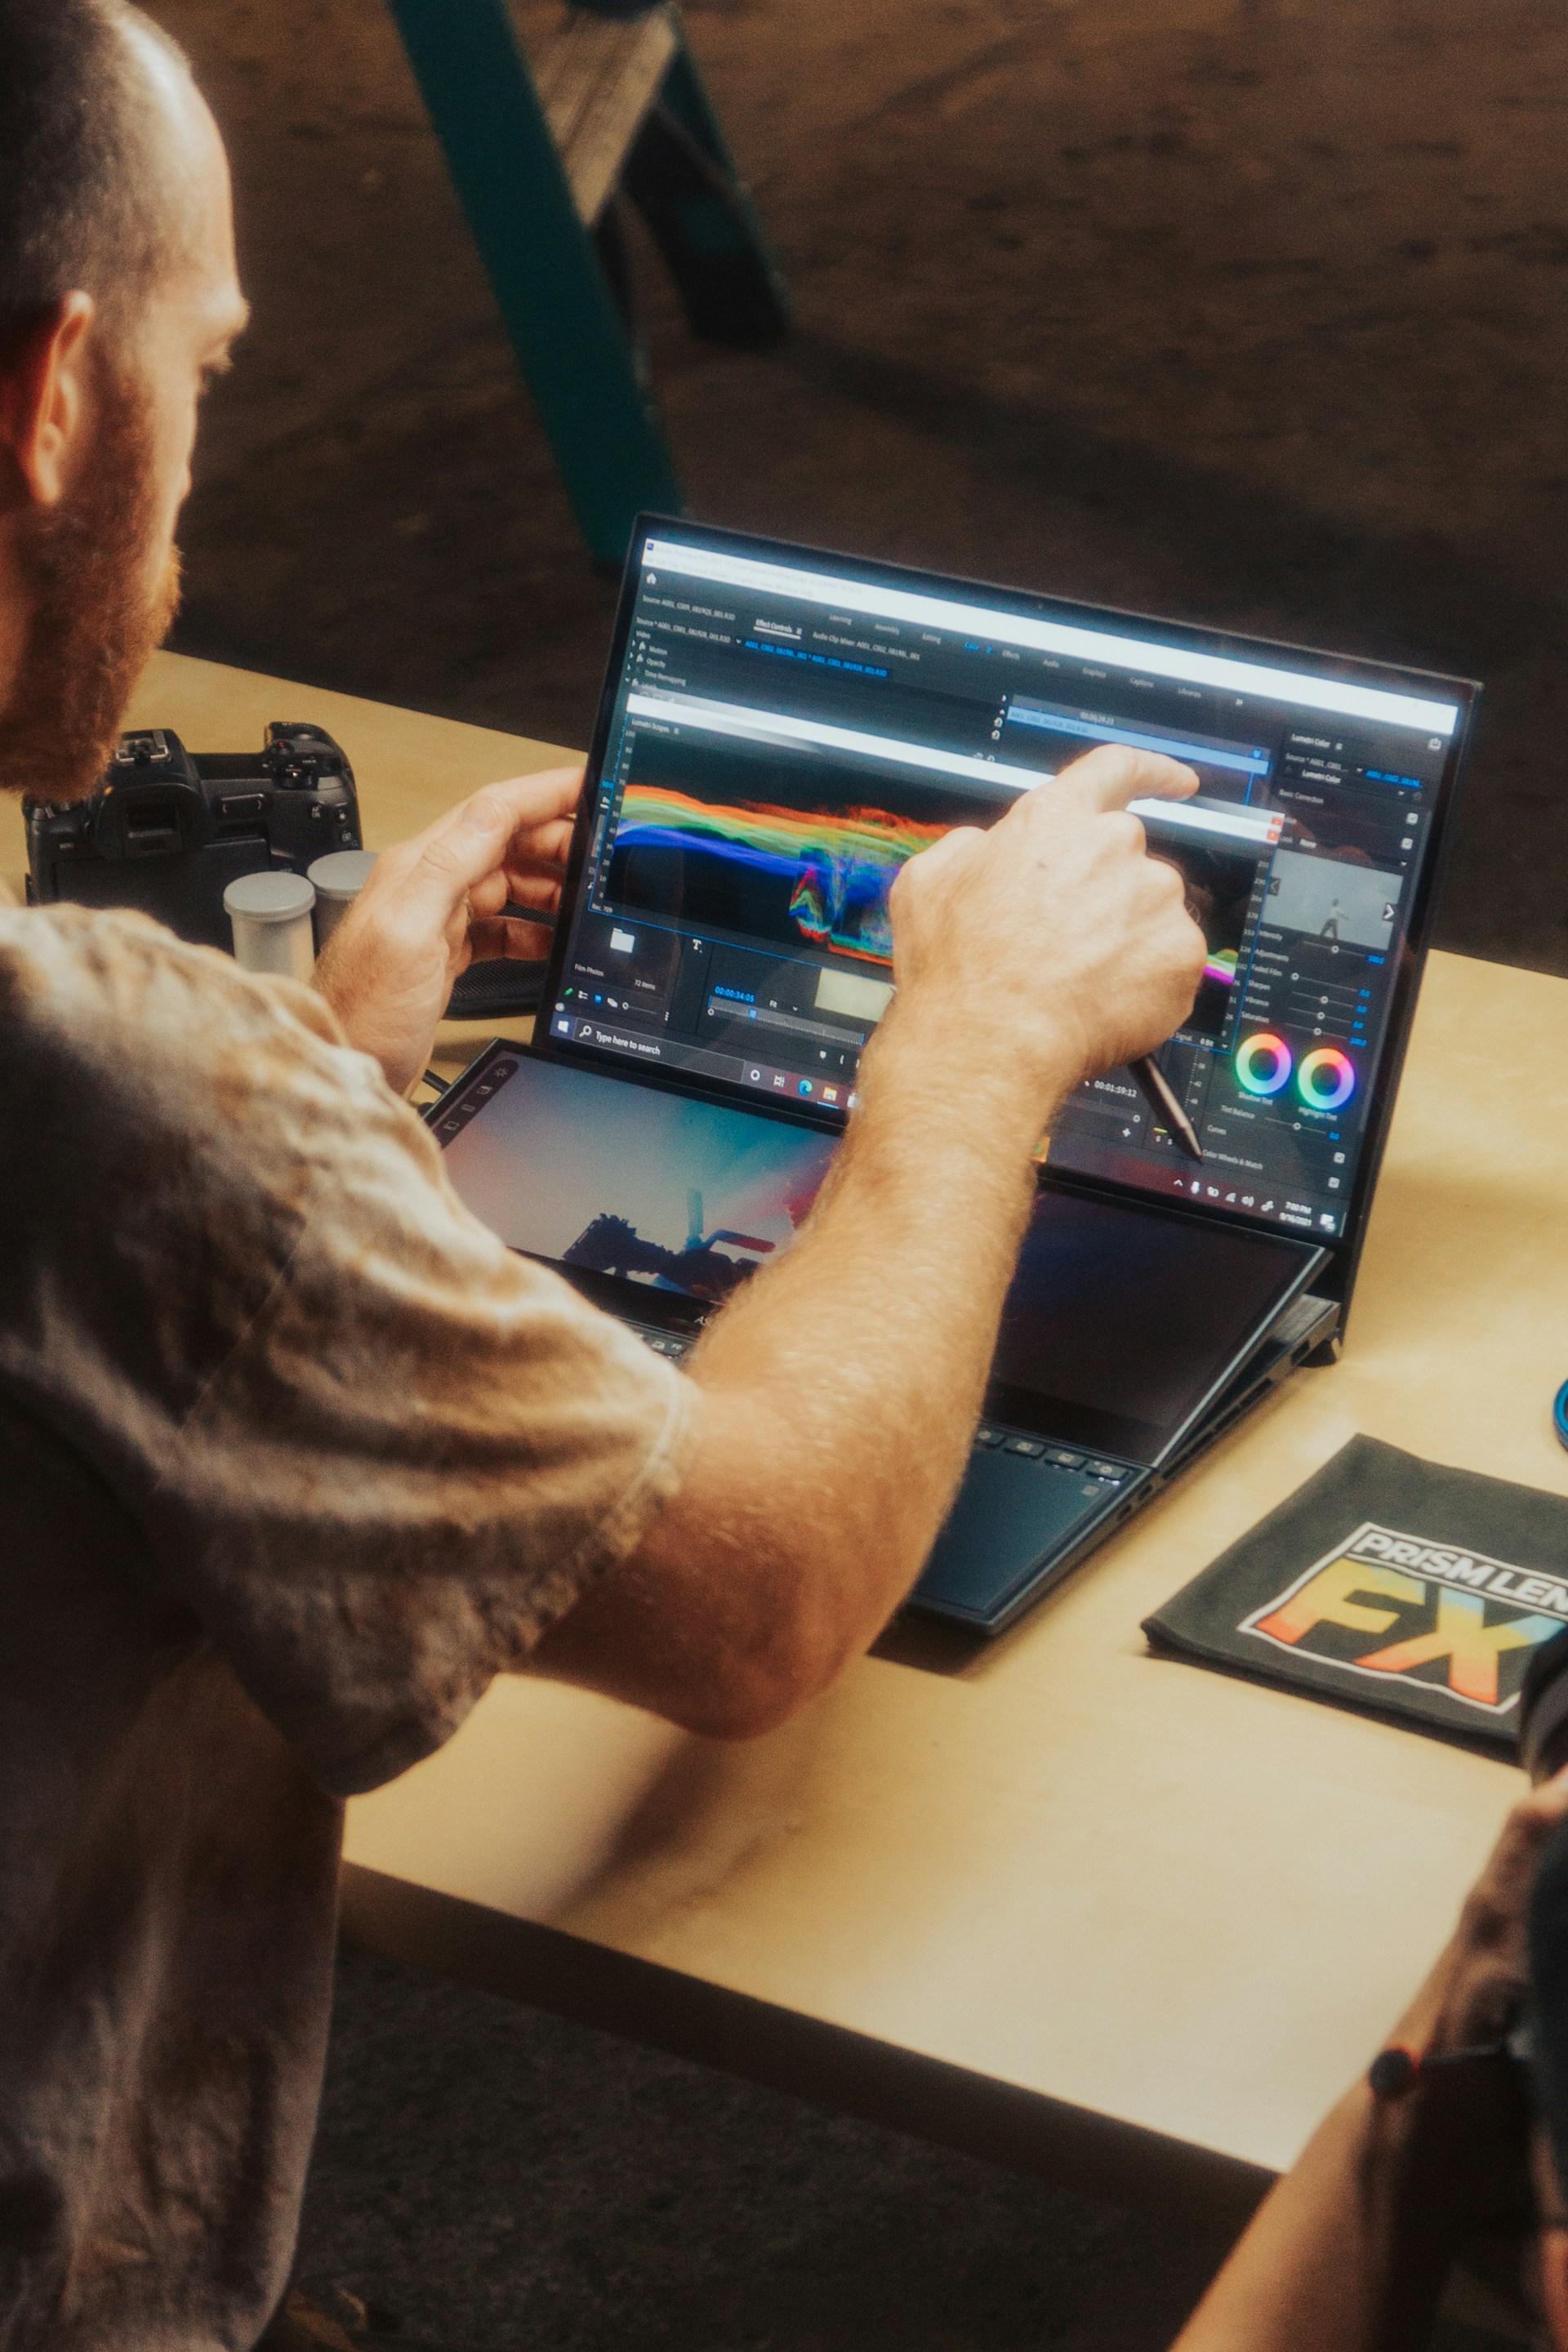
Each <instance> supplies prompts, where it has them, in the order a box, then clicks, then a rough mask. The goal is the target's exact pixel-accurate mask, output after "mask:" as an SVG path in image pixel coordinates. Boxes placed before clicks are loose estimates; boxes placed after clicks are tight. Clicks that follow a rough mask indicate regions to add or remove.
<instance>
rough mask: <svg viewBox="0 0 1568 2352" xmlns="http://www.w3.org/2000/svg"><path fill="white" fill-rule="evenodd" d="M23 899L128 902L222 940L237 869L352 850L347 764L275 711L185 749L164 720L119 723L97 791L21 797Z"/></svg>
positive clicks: (319, 734) (196, 940)
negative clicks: (264, 724) (253, 728)
mask: <svg viewBox="0 0 1568 2352" xmlns="http://www.w3.org/2000/svg"><path fill="white" fill-rule="evenodd" d="M23 814H24V817H25V819H26V827H27V865H28V875H27V903H28V904H29V906H35V907H52V906H56V905H58V904H59V903H60V902H61V901H62V900H69V901H71V902H72V903H74V904H75V905H77V906H82V907H134V908H140V909H141V910H142V913H143V914H148V915H152V916H153V917H155V918H156V919H157V920H158V921H159V922H161V923H166V924H167V925H168V927H169V929H171V930H172V931H176V932H178V934H179V936H180V938H181V939H183V940H191V941H192V943H193V944H194V945H195V946H197V947H214V948H228V949H232V946H233V939H232V936H231V933H230V930H229V922H228V917H227V916H226V914H225V912H224V905H223V894H224V891H225V890H226V888H227V887H228V885H229V883H231V882H232V881H234V880H235V879H236V878H237V877H238V876H239V875H241V874H256V873H264V872H267V871H268V870H274V869H279V868H281V869H283V870H285V871H288V872H292V873H298V874H303V873H304V871H305V869H306V867H307V866H310V865H313V864H314V862H315V860H316V859H317V858H318V857H323V856H326V854H327V852H328V851H329V850H332V849H359V848H361V847H363V843H362V842H361V840H360V823H359V800H358V796H357V795H356V793H355V792H354V780H353V770H352V769H351V768H350V766H349V763H348V761H347V760H346V759H345V758H344V756H343V753H342V750H341V749H340V747H339V746H338V745H337V744H336V743H334V742H333V740H332V739H331V736H330V735H329V734H327V733H326V731H325V730H323V729H322V728H320V727H311V726H307V725H304V724H301V723H294V724H289V723H286V722H284V721H283V720H280V719H274V720H273V722H272V724H271V725H270V726H269V727H268V730H267V741H266V744H265V746H264V747H263V749H262V750H261V751H259V752H255V753H253V752H230V751H218V752H205V753H203V754H201V755H199V756H198V755H195V754H193V753H192V752H189V751H186V749H185V747H184V744H183V743H182V742H181V740H180V739H179V737H178V736H177V735H175V734H174V733H173V732H172V731H171V730H169V729H168V728H165V727H153V728H144V729H142V730H140V731H138V732H137V733H135V734H131V735H122V736H121V739H120V747H119V749H118V751H116V752H115V754H114V757H113V759H112V761H110V765H109V769H108V772H106V774H105V775H104V777H103V780H102V782H100V784H99V786H98V787H97V789H96V791H95V792H93V793H91V795H90V796H89V798H88V799H87V800H85V801H78V802H75V803H68V804H63V805H56V804H53V803H47V802H44V801H27V802H26V803H24V806H23Z"/></svg>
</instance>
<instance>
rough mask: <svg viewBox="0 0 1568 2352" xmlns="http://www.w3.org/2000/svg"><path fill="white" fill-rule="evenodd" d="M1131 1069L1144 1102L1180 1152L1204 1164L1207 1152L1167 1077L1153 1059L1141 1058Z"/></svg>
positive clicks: (1144, 1055) (1131, 1065)
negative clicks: (1169, 1133) (1205, 1152)
mask: <svg viewBox="0 0 1568 2352" xmlns="http://www.w3.org/2000/svg"><path fill="white" fill-rule="evenodd" d="M1127 1066H1128V1068H1129V1069H1130V1070H1131V1073H1132V1076H1134V1077H1135V1078H1136V1079H1137V1081H1138V1086H1139V1090H1140V1092H1141V1093H1142V1097H1143V1099H1144V1101H1145V1102H1146V1103H1147V1104H1148V1106H1149V1108H1150V1109H1151V1110H1152V1112H1153V1114H1154V1116H1155V1118H1157V1119H1158V1120H1159V1122H1160V1124H1161V1126H1162V1127H1164V1128H1169V1129H1170V1131H1171V1140H1172V1141H1173V1143H1174V1145H1175V1146H1176V1149H1177V1150H1178V1151H1184V1152H1185V1153H1186V1155H1187V1158H1188V1159H1189V1160H1201V1159H1202V1158H1203V1156H1204V1148H1203V1145H1202V1144H1201V1143H1200V1142H1199V1141H1198V1131H1197V1129H1196V1128H1195V1127H1194V1125H1193V1122H1192V1120H1191V1119H1190V1118H1188V1117H1187V1114H1186V1112H1185V1111H1184V1109H1183V1108H1182V1106H1181V1104H1180V1103H1179V1102H1178V1101H1177V1100H1176V1097H1175V1096H1174V1095H1173V1093H1172V1091H1171V1089H1170V1087H1169V1086H1168V1085H1167V1084H1166V1082H1165V1073H1164V1072H1163V1070H1162V1068H1161V1067H1160V1065H1159V1063H1158V1062H1157V1061H1156V1060H1155V1059H1154V1056H1153V1055H1152V1054H1140V1055H1139V1056H1138V1059H1137V1060H1136V1061H1135V1062H1129V1063H1128V1065H1127Z"/></svg>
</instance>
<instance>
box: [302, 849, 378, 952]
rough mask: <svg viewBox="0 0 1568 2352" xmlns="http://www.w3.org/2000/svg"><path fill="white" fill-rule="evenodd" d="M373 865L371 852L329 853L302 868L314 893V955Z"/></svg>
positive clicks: (373, 859) (330, 933)
mask: <svg viewBox="0 0 1568 2352" xmlns="http://www.w3.org/2000/svg"><path fill="white" fill-rule="evenodd" d="M374 864H375V852H374V849H329V850H328V852H327V854H326V856H325V857H318V858H317V860H316V862H315V864H314V866H307V867H306V869H305V870H306V874H307V876H308V877H309V879H310V881H311V882H312V883H314V885H315V889H316V953H317V954H318V955H320V954H321V950H322V949H323V948H324V947H325V946H326V944H327V941H328V940H330V939H331V936H332V933H333V932H334V931H335V930H336V929H337V928H338V925H339V924H340V923H341V922H342V919H343V917H344V916H345V915H346V914H347V913H348V910H349V908H351V907H352V906H353V902H354V900H355V899H356V898H358V897H359V894H360V892H361V891H362V890H363V888H364V886H365V884H366V883H367V882H368V881H369V880H370V869H371V867H372V866H374Z"/></svg>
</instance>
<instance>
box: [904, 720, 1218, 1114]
mask: <svg viewBox="0 0 1568 2352" xmlns="http://www.w3.org/2000/svg"><path fill="white" fill-rule="evenodd" d="M1196 790H1197V778H1196V777H1195V776H1194V773H1193V772H1192V770H1191V769H1190V768H1184V767H1181V766H1179V765H1178V764H1177V762H1176V761H1174V760H1167V759H1163V758H1160V757H1157V756H1154V755H1152V754H1151V753H1148V752H1142V751H1120V750H1116V749H1113V748H1112V747H1110V746H1109V745H1106V746H1103V747H1102V748H1100V750H1098V751H1090V752H1089V753H1088V754H1087V755H1086V756H1085V757H1084V758H1083V759H1081V760H1077V761H1074V762H1073V764H1072V766H1071V767H1069V768H1066V769H1064V770H1063V772H1062V773H1061V774H1060V775H1059V776H1058V777H1057V778H1055V779H1054V781H1052V782H1049V783H1044V784H1040V785H1037V787H1036V788H1035V790H1034V791H1033V792H1029V793H1024V794H1023V795H1022V796H1021V797H1020V798H1019V800H1018V802H1017V803H1016V805H1015V806H1014V807H1012V808H1010V809H1009V810H1008V811H1007V813H1006V814H1005V816H1004V817H1003V818H1002V819H1001V820H1000V822H999V823H998V824H994V825H993V826H992V827H991V828H990V830H989V831H988V832H985V833H980V832H975V831H973V830H972V829H970V828H968V827H961V828H960V829H959V830H957V831H956V832H953V833H950V834H948V835H946V836H945V837H944V839H942V841H939V842H938V843H937V844H936V845H935V846H934V847H933V848H931V849H928V850H926V851H925V852H924V853H923V854H922V855H921V856H919V857H914V858H911V859H910V863H909V865H908V866H905V867H904V869H903V871H902V873H901V874H900V876H899V878H898V881H897V883H896V884H895V886H894V889H893V895H892V917H893V971H894V977H895V980H896V981H897V982H898V988H899V1003H898V1009H897V1012H896V1013H894V1014H891V1015H889V1027H891V1026H892V1025H893V1024H894V1023H895V1022H896V1024H897V1026H898V1029H899V1031H900V1033H901V1034H903V1035H904V1036H905V1038H906V1040H908V1038H909V1036H910V1032H911V1031H915V1030H918V1034H919V1040H920V1043H919V1046H918V1051H919V1053H920V1055H921V1057H922V1058H923V1059H926V1060H927V1061H928V1062H931V1063H947V1062H952V1063H953V1064H955V1065H956V1066H957V1067H958V1068H960V1069H962V1070H963V1072H964V1074H965V1076H966V1077H967V1078H968V1079H969V1080H971V1081H973V1077H974V1076H975V1074H976V1072H977V1070H978V1069H982V1068H984V1067H986V1066H989V1065H992V1064H994V1065H995V1066H996V1070H997V1073H998V1075H1004V1074H1005V1078H1006V1082H1007V1083H1008V1084H1009V1085H1011V1086H1012V1087H1015V1088H1016V1089H1017V1090H1018V1091H1019V1093H1020V1095H1021V1096H1023V1097H1026V1098H1027V1102H1028V1108H1029V1114H1030V1116H1032V1117H1036V1118H1037V1131H1038V1129H1039V1127H1043V1126H1044V1124H1045V1121H1046V1118H1047V1116H1048V1114H1049V1112H1050V1110H1051V1109H1052V1108H1054V1107H1055V1104H1056V1102H1057V1101H1058V1099H1059V1098H1060V1097H1061V1096H1062V1095H1063V1094H1065V1093H1066V1092H1067V1091H1068V1088H1069V1087H1072V1086H1073V1085H1075V1084H1076V1083H1077V1081H1078V1080H1079V1078H1081V1077H1084V1076H1089V1075H1090V1074H1092V1073H1095V1072H1098V1071H1100V1070H1106V1069H1110V1068H1112V1067H1113V1066H1115V1065H1116V1064H1117V1063H1119V1062H1125V1061H1129V1060H1131V1058H1132V1057H1133V1056H1134V1055H1139V1054H1146V1053H1151V1052H1152V1050H1153V1049H1154V1047H1155V1046H1157V1045H1163V1043H1164V1041H1165V1039H1166V1038H1167V1037H1168V1036H1169V1035H1170V1034H1171V1033H1172V1031H1173V1029H1176V1028H1179V1027H1180V1025H1181V1024H1182V1022H1183V1021H1184V1019H1185V1017H1186V1015H1187V1013H1189V1012H1190V1011H1191V1009H1192V1003H1193V998H1194V995H1195V994H1196V992H1197V987H1198V982H1199V981H1200V980H1201V978H1202V976H1203V962H1204V940H1203V935H1202V933H1201V932H1200V931H1199V929H1198V927H1197V925H1196V924H1195V923H1194V921H1193V920H1192V919H1191V917H1190V916H1189V914H1188V913H1187V911H1186V907H1185V904H1184V897H1183V889H1182V879H1181V876H1180V875H1179V874H1178V873H1177V872H1176V870H1175V868H1174V867H1173V866H1170V865H1167V864H1164V863H1162V862H1161V861H1160V860H1158V859H1155V858H1151V857H1149V856H1147V855H1146V854H1145V845H1144V836H1143V828H1142V824H1140V823H1139V821H1138V819H1137V818H1136V817H1135V816H1132V815H1131V814H1129V813H1128V808H1127V803H1128V802H1129V801H1133V800H1150V799H1156V798H1157V799H1162V800H1185V799H1186V798H1188V797H1189V796H1190V795H1191V794H1192V793H1194V792H1195V791H1196Z"/></svg>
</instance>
